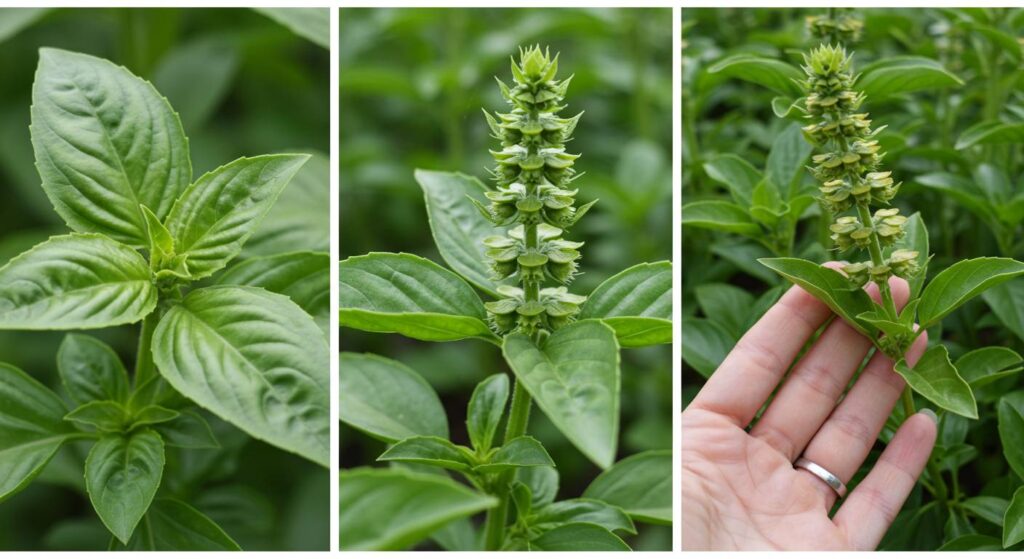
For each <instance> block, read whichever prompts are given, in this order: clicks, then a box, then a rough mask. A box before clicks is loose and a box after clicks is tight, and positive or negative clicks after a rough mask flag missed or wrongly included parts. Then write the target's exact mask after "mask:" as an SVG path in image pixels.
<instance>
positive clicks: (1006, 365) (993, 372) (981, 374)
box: [956, 347, 1024, 389]
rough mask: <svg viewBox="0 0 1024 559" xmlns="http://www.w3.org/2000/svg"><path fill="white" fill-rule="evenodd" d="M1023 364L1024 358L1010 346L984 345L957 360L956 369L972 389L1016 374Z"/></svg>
mask: <svg viewBox="0 0 1024 559" xmlns="http://www.w3.org/2000/svg"><path fill="white" fill-rule="evenodd" d="M1022 366H1024V359H1021V356H1020V355H1019V354H1018V353H1017V352H1016V351H1013V350H1012V349H1010V348H1008V347H983V348H980V349H976V350H974V351H969V352H967V353H965V354H964V355H962V356H961V357H960V358H959V359H957V360H956V370H957V371H960V375H961V376H962V377H963V378H964V380H966V381H967V382H968V383H969V384H970V385H971V388H972V389H973V388H976V387H979V386H984V385H986V384H988V383H990V382H993V381H996V380H999V379H1001V378H1005V377H1008V376H1010V375H1015V374H1017V373H1019V372H1020V371H1021V369H1022V368H1024V367H1022Z"/></svg>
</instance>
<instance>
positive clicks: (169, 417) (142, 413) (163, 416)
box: [128, 405, 180, 431]
mask: <svg viewBox="0 0 1024 559" xmlns="http://www.w3.org/2000/svg"><path fill="white" fill-rule="evenodd" d="M179 415H180V414H179V413H178V412H177V411H176V410H171V409H167V408H165V407H163V406H156V405H150V406H146V407H144V408H142V409H141V410H138V411H136V412H135V413H134V414H133V416H132V424H131V425H130V426H129V427H128V430H129V431H132V430H135V429H137V428H139V427H141V426H143V425H158V424H160V423H167V422H168V421H173V420H175V419H177V418H178V416H179Z"/></svg>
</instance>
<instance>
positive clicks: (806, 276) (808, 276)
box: [759, 258, 874, 335]
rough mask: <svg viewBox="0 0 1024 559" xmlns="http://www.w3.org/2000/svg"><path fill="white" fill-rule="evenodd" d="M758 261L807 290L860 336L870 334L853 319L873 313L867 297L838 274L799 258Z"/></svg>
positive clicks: (863, 325)
mask: <svg viewBox="0 0 1024 559" xmlns="http://www.w3.org/2000/svg"><path fill="white" fill-rule="evenodd" d="M759 262H761V263H762V264H764V265H765V266H767V267H769V268H771V269H772V270H775V271H776V272H777V273H778V274H780V275H781V276H783V277H785V278H786V279H788V280H789V281H791V282H793V283H795V284H797V285H799V286H800V287H802V288H804V289H805V290H807V292H808V293H810V294H811V295H814V296H815V297H817V298H818V299H819V300H820V301H821V302H822V303H825V304H826V305H828V308H830V309H832V312H834V313H836V314H837V315H839V316H840V317H841V318H842V319H843V320H845V321H846V323H847V324H849V325H850V326H853V327H854V328H856V329H857V330H859V331H860V332H861V333H863V334H866V335H870V333H871V332H872V328H871V327H870V326H869V325H867V324H865V323H864V322H863V321H860V320H858V319H857V316H858V315H860V314H862V313H866V312H871V311H872V310H874V305H873V304H872V303H871V298H870V297H868V294H867V293H866V292H864V291H863V290H861V289H851V288H850V283H849V282H848V281H847V280H846V278H845V277H844V276H843V275H842V274H840V273H839V272H837V271H835V270H833V269H831V268H826V267H824V266H821V265H818V264H815V263H814V262H809V261H807V260H801V259H799V258H762V259H760V260H759Z"/></svg>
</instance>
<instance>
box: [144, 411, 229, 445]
mask: <svg viewBox="0 0 1024 559" xmlns="http://www.w3.org/2000/svg"><path fill="white" fill-rule="evenodd" d="M155 428H156V430H157V432H158V433H160V436H161V437H162V438H163V440H164V444H166V445H167V446H172V447H177V448H193V449H215V448H220V443H219V442H218V441H217V437H216V436H214V434H213V430H212V429H210V424H209V423H207V422H206V420H205V419H203V416H201V415H199V414H198V413H196V412H194V411H192V410H181V411H180V412H179V413H178V416H177V417H175V418H173V419H171V420H170V421H167V422H164V423H160V424H158V425H156V427H155Z"/></svg>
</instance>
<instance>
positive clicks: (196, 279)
mask: <svg viewBox="0 0 1024 559" xmlns="http://www.w3.org/2000/svg"><path fill="white" fill-rule="evenodd" d="M31 113H32V124H31V137H32V145H33V147H34V150H35V156H36V165H37V168H38V170H39V175H40V178H41V179H42V188H43V190H44V191H45V193H46V195H47V196H48V197H49V199H50V201H51V202H52V204H53V207H54V210H55V211H56V212H57V213H58V214H59V215H60V217H61V218H63V220H64V222H65V223H66V224H67V226H68V228H69V229H70V230H71V232H70V233H68V234H65V235H58V236H55V237H51V238H50V239H49V240H46V241H45V242H42V243H40V244H38V245H36V246H35V247H33V248H31V249H30V250H28V251H27V252H25V253H23V254H21V255H19V256H17V257H15V258H13V259H12V260H11V261H10V262H8V263H7V264H6V265H4V266H3V267H2V268H0V329H4V330H69V331H70V330H73V331H79V330H94V329H102V328H108V327H112V326H118V325H127V324H141V325H140V327H139V328H138V330H137V333H138V352H137V355H136V358H135V363H134V371H133V372H132V373H129V372H128V370H127V369H126V368H125V366H124V364H123V363H122V362H121V360H120V359H119V357H118V355H117V354H116V353H115V352H114V350H113V349H112V348H111V347H110V346H108V345H107V344H106V343H104V342H103V341H101V340H100V339H98V338H96V337H92V336H89V335H85V334H81V333H77V332H76V333H69V334H68V335H67V336H66V338H65V339H64V341H63V343H62V344H61V346H60V350H59V351H58V353H57V355H56V360H57V366H58V370H59V372H60V379H61V382H62V388H61V390H60V393H59V394H58V393H57V392H55V391H54V390H52V389H51V388H49V387H47V386H45V385H43V384H42V383H40V382H39V381H37V380H35V379H34V378H33V377H32V376H30V375H28V374H26V373H25V372H23V371H21V370H19V369H17V368H16V367H14V366H11V365H8V364H2V363H0V499H4V498H7V497H9V496H11V495H12V494H14V493H16V492H18V491H20V490H22V489H24V488H25V487H26V486H27V485H28V484H29V483H30V482H31V481H32V480H33V479H34V478H35V477H36V476H38V475H40V473H41V472H43V471H44V469H46V467H47V464H48V463H49V462H50V461H51V459H53V458H54V456H55V455H56V454H57V453H58V451H59V450H60V449H61V447H62V446H65V445H68V446H73V447H74V448H73V449H69V451H68V452H71V453H72V455H76V453H77V452H81V451H82V450H87V451H88V453H87V456H85V459H84V480H85V490H86V492H87V494H88V499H89V501H90V502H91V503H92V507H93V508H94V509H95V511H96V514H97V515H98V517H99V519H100V520H101V521H102V523H103V525H105V526H106V528H107V529H108V530H109V531H110V534H111V535H112V538H111V547H112V548H123V547H127V548H129V549H136V550H152V549H156V550H190V549H205V550H231V549H238V546H237V544H236V543H235V542H234V541H233V540H232V538H231V537H230V536H229V535H228V534H226V533H225V532H224V531H223V530H222V529H221V528H219V527H218V526H217V525H216V524H215V523H214V522H213V521H212V520H211V519H210V518H208V517H207V516H205V515H204V514H202V513H200V512H199V511H198V510H197V509H196V508H193V507H192V506H190V505H189V504H188V503H187V502H185V500H183V496H182V495H181V493H182V491H181V486H182V482H181V480H182V479H183V476H185V475H186V474H187V470H188V468H190V467H195V465H194V464H196V463H198V462H197V461H201V460H203V459H205V458H204V456H208V455H211V454H210V453H213V452H215V451H216V449H218V448H219V447H220V444H219V443H218V440H217V438H216V437H215V436H214V435H213V432H212V431H211V428H210V424H209V423H208V420H207V418H209V417H210V415H209V414H212V415H213V416H216V417H217V418H219V419H221V420H223V421H225V422H227V423H229V424H231V425H233V426H235V427H237V428H238V429H240V430H241V431H244V432H245V433H247V434H248V435H250V436H251V437H253V438H256V439H260V440H262V441H265V442H267V443H269V444H271V445H274V446H276V447H279V448H281V449H283V450H285V451H288V452H290V453H294V454H296V455H298V456H301V457H302V458H304V459H307V460H310V461H312V462H315V463H316V464H319V465H322V466H324V467H327V465H328V456H329V450H328V449H329V447H330V443H329V432H330V422H329V419H328V418H329V402H328V393H329V391H328V374H329V373H328V355H329V352H328V346H327V341H326V336H325V333H324V327H325V324H324V321H323V317H324V315H325V313H326V309H325V308H324V306H325V305H326V300H327V297H326V293H327V290H328V289H329V276H328V255H327V254H325V253H314V252H300V253H286V254H280V255H269V256H263V257H254V258H250V259H248V260H245V261H243V262H241V263H238V264H237V265H235V266H232V267H230V268H228V266H229V265H230V264H232V263H233V261H234V260H235V259H236V257H238V256H239V255H240V254H241V253H242V250H243V246H244V245H245V244H246V241H247V240H249V239H250V237H253V236H254V235H257V236H258V237H260V242H261V243H269V244H270V245H273V244H274V243H276V242H277V241H276V240H275V236H276V233H278V232H279V231H275V230H273V227H271V230H270V231H269V234H268V232H267V231H266V230H263V229H260V224H261V221H262V219H263V218H264V216H266V215H267V214H268V212H270V210H271V207H272V206H273V205H274V203H275V201H276V200H277V199H278V196H279V195H281V193H282V191H283V190H284V189H285V186H286V185H288V183H289V181H291V180H292V178H293V177H295V175H296V173H298V172H299V170H300V168H302V167H303V165H304V164H305V163H306V162H307V160H308V159H309V157H310V156H308V155H298V154H282V155H263V156H258V157H246V158H241V159H238V160H236V161H233V162H231V163H228V164H226V165H224V166H222V167H220V168H218V169H216V170H213V171H210V172H209V173H206V174H204V175H202V176H201V177H199V178H196V179H194V178H193V176H192V165H191V163H190V157H189V144H188V140H187V139H186V137H185V134H184V131H183V130H182V126H181V123H180V121H179V119H178V115H177V114H176V113H175V112H174V111H173V109H172V108H171V106H170V104H169V103H168V102H167V100H166V99H164V98H163V97H162V96H161V95H160V94H159V93H158V92H157V91H156V89H155V88H154V87H153V86H152V85H151V84H149V83H148V82H146V81H143V80H142V79H140V78H138V77H136V76H134V75H132V74H131V73H130V72H129V71H128V70H126V69H125V68H123V67H120V66H116V65H114V64H113V63H111V62H109V61H107V60H103V59H100V58H95V57H92V56H88V55H85V54H79V53H74V52H68V51H63V50H56V49H49V48H44V49H42V50H41V51H40V55H39V67H38V70H37V73H36V76H35V83H34V85H33V92H32V110H31ZM286 223H287V216H284V217H283V218H280V217H279V218H275V219H274V220H273V222H268V226H271V225H273V226H274V227H280V226H282V225H283V224H286ZM314 315H316V316H318V317H319V318H320V322H319V323H318V322H317V320H315V319H314ZM83 445H84V446H83ZM204 453H206V454H204ZM75 464H76V465H75V467H76V468H81V467H82V462H81V461H80V460H79V461H78V462H77V463H75ZM190 464H191V466H190ZM62 467H63V466H62ZM78 475H79V476H81V475H82V474H81V473H79V474H78ZM79 479H81V478H79Z"/></svg>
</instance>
